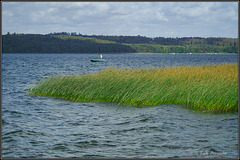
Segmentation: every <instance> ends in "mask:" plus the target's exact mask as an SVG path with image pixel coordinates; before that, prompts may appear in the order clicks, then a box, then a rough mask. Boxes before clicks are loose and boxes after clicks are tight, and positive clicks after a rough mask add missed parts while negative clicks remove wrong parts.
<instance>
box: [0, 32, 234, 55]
mask: <svg viewBox="0 0 240 160" xmlns="http://www.w3.org/2000/svg"><path fill="white" fill-rule="evenodd" d="M2 42H3V44H2V49H3V53H99V52H101V53H136V52H137V53H238V39H234V38H201V37H183V38H164V37H156V38H149V37H143V36H103V35H82V34H76V33H66V32H61V33H51V34H47V35H40V34H15V33H14V34H10V33H8V34H6V35H3V36H2Z"/></svg>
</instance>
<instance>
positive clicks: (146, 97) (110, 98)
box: [28, 63, 238, 112]
mask: <svg viewBox="0 0 240 160" xmlns="http://www.w3.org/2000/svg"><path fill="white" fill-rule="evenodd" d="M28 93H29V94H32V95H38V96H51V97H57V98H63V99H66V100H72V101H89V102H90V101H93V102H114V103H121V104H130V105H133V106H145V105H159V104H181V105H186V106H190V107H192V108H194V109H196V110H207V111H210V112H237V111H238V64H236V63H233V64H221V65H203V66H182V67H169V68H141V69H120V68H107V69H105V70H102V71H100V72H97V73H93V74H85V75H58V76H52V77H48V78H46V79H44V80H42V81H40V82H38V83H37V84H36V85H35V86H33V87H31V88H30V89H29V90H28Z"/></svg>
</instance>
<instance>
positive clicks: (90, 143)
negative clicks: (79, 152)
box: [74, 140, 98, 148]
mask: <svg viewBox="0 0 240 160" xmlns="http://www.w3.org/2000/svg"><path fill="white" fill-rule="evenodd" d="M97 145H98V141H96V140H91V141H81V142H76V143H75V144H74V146H76V147H79V148H86V147H91V146H97Z"/></svg>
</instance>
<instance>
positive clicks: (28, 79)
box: [2, 54, 238, 158]
mask: <svg viewBox="0 0 240 160" xmlns="http://www.w3.org/2000/svg"><path fill="white" fill-rule="evenodd" d="M103 56H104V58H105V59H107V60H108V62H107V63H91V62H90V59H95V58H99V55H96V54H61V55H60V54H3V55H2V157H3V158H73V157H77V158H237V157H238V114H237V113H234V114H233V113H228V114H213V113H207V112H200V111H194V110H191V109H188V108H186V107H185V106H179V105H159V106H154V107H144V108H137V107H127V106H119V105H117V104H112V103H86V102H83V103H76V102H70V101H64V100H59V99H55V98H50V97H37V96H31V95H28V94H27V91H26V90H27V89H28V88H29V87H30V86H31V84H33V83H35V82H37V81H39V80H40V79H42V78H44V77H46V76H49V75H53V74H61V73H74V74H85V73H92V72H97V71H100V70H102V69H105V68H106V67H108V66H115V67H127V68H128V67H130V68H139V67H168V66H181V65H202V64H221V63H237V62H238V55H139V54H117V55H116V54H106V55H103Z"/></svg>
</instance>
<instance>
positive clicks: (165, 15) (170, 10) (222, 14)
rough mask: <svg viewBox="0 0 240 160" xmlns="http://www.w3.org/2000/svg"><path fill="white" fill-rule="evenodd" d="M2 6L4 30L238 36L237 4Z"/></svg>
mask: <svg viewBox="0 0 240 160" xmlns="http://www.w3.org/2000/svg"><path fill="white" fill-rule="evenodd" d="M2 9H3V11H2V17H3V21H2V26H3V34H4V33H7V32H21V33H28V32H33V33H50V32H58V31H65V32H73V31H74V32H78V33H82V34H109V35H143V36H150V37H156V36H172V37H180V36H184V35H187V36H222V35H223V36H228V37H237V23H238V22H237V21H238V6H237V3H236V2H3V6H2ZM226 30H228V31H226Z"/></svg>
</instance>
